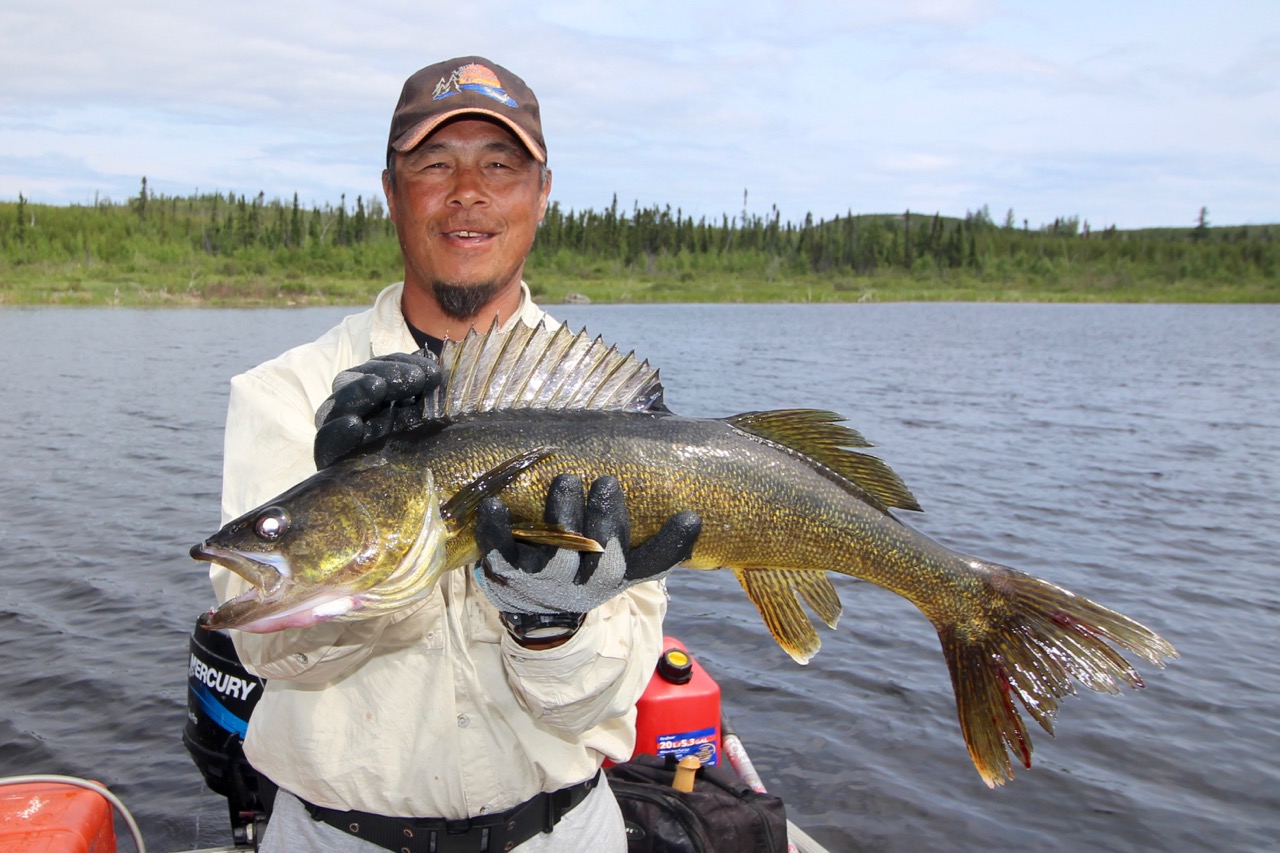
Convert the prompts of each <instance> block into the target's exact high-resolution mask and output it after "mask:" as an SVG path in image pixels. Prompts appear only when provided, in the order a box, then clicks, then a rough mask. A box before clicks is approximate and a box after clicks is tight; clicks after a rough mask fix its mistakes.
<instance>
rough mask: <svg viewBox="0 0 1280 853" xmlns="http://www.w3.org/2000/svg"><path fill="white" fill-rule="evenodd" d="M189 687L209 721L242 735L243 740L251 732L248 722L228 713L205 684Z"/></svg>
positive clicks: (190, 685)
mask: <svg viewBox="0 0 1280 853" xmlns="http://www.w3.org/2000/svg"><path fill="white" fill-rule="evenodd" d="M188 686H189V687H190V688H191V692H192V694H194V695H195V697H196V702H197V703H199V705H200V710H202V711H204V712H205V714H206V715H208V717H209V719H211V720H213V721H214V722H215V723H217V724H218V725H220V726H222V727H223V728H224V729H226V730H227V731H229V732H235V733H236V734H238V735H240V739H241V740H243V739H244V736H245V734H246V733H247V732H248V731H249V721H248V720H242V719H240V718H239V717H237V716H236V715H235V714H233V713H231V712H230V711H228V710H227V707H226V706H225V705H223V704H222V703H221V702H219V701H218V699H217V697H216V696H214V695H213V691H212V690H210V689H209V688H208V687H207V686H205V685H204V684H198V683H197V684H190V683H189V684H188Z"/></svg>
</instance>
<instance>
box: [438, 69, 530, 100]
mask: <svg viewBox="0 0 1280 853" xmlns="http://www.w3.org/2000/svg"><path fill="white" fill-rule="evenodd" d="M463 91H468V92H477V93H479V94H481V95H484V96H485V97H487V98H493V99H494V100H495V101H497V102H498V103H500V104H503V105H504V106H508V107H511V108H512V109H519V107H520V105H519V104H517V103H516V102H515V99H514V98H512V97H511V96H510V95H508V94H507V93H506V92H505V91H504V90H503V88H502V82H501V81H500V80H499V79H498V75H497V74H494V73H493V71H492V70H491V69H490V68H488V67H487V66H484V65H481V64H480V63H478V62H473V63H471V64H470V65H463V66H462V67H461V68H456V69H454V72H453V73H452V74H450V75H449V76H448V77H441V78H440V82H439V83H437V84H436V91H435V95H433V96H432V98H431V100H433V101H442V100H444V99H445V98H452V97H453V96H454V95H458V94H461V93H462V92H463Z"/></svg>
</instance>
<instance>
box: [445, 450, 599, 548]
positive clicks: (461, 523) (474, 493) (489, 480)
mask: <svg viewBox="0 0 1280 853" xmlns="http://www.w3.org/2000/svg"><path fill="white" fill-rule="evenodd" d="M555 451H556V448H554V447H535V448H534V449H533V450H530V451H528V452H526V453H521V454H519V455H518V456H512V457H511V458H510V459H507V460H506V461H505V462H502V463H501V464H499V465H496V466H494V467H493V468H490V469H489V470H488V471H485V472H484V473H483V474H481V475H480V476H479V477H476V478H475V479H474V480H472V481H471V482H470V483H468V484H467V485H465V486H463V487H462V488H461V489H459V490H458V491H456V492H454V494H453V496H452V497H451V498H449V500H448V501H446V502H445V504H444V506H442V507H440V515H441V516H442V517H443V518H444V520H445V523H446V524H448V525H449V530H450V533H451V534H452V533H456V532H457V531H458V530H460V529H462V528H464V527H466V526H467V525H469V524H470V523H471V521H472V520H473V519H474V518H475V514H476V510H477V509H478V508H479V507H480V501H482V500H484V499H485V498H487V497H492V496H494V495H497V494H498V493H499V492H501V491H502V490H503V489H505V488H506V487H507V486H508V485H510V484H511V481H512V480H514V479H515V478H516V477H518V476H520V474H522V473H523V472H524V471H526V470H528V469H529V468H531V467H533V466H534V465H536V464H537V463H538V462H541V461H542V460H543V459H546V458H547V457H548V456H550V455H551V454H552V453H555ZM593 544H594V543H593Z"/></svg>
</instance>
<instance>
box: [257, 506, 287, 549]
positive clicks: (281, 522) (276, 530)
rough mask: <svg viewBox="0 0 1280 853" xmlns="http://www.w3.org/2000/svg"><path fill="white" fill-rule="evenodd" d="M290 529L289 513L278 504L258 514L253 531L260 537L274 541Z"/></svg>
mask: <svg viewBox="0 0 1280 853" xmlns="http://www.w3.org/2000/svg"><path fill="white" fill-rule="evenodd" d="M288 530H289V513H287V512H285V511H284V510H283V509H281V508H280V507H278V506H271V507H267V508H266V509H264V510H263V511H262V512H261V513H259V514H258V518H257V520H255V521H254V522H253V532H254V533H255V534H257V536H258V538H259V539H263V540H266V541H267V542H274V541H276V540H277V539H279V538H280V537H281V536H283V535H284V534H285V533H286V532H287V531H288Z"/></svg>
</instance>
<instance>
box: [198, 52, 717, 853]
mask: <svg viewBox="0 0 1280 853" xmlns="http://www.w3.org/2000/svg"><path fill="white" fill-rule="evenodd" d="M382 182H383V189H384V191H385V193H386V198H387V208H388V212H389V216H390V218H391V221H392V222H393V223H394V224H395V226H396V231H397V234H398V235H399V240H400V246H401V252H402V255H403V259H404V281H403V282H399V283H396V284H393V285H391V286H390V287H387V288H386V289H385V290H383V291H382V292H381V293H380V294H379V295H378V297H377V298H376V300H375V301H374V304H373V307H372V308H370V309H369V310H367V311H364V312H363V313H359V314H355V315H353V316H350V317H347V318H346V319H345V320H343V321H342V322H341V323H339V324H338V325H337V326H336V327H334V328H333V329H331V330H330V331H329V332H327V333H326V334H324V335H323V336H322V337H320V338H319V339H317V340H316V341H314V342H312V343H309V344H304V345H302V346H300V347H297V348H295V349H292V350H290V351H288V352H286V353H284V354H283V355H281V356H279V357H278V358H275V359H272V360H271V361H268V362H266V363H264V364H261V365H259V366H258V367H255V368H253V369H252V370H250V371H248V372H246V373H244V374H241V375H239V376H236V377H235V378H234V379H232V381H231V396H230V404H229V407H228V412H227V427H226V438H225V460H224V472H223V497H222V515H223V521H224V522H226V521H228V520H230V519H233V518H236V517H238V516H240V515H242V514H244V513H245V512H247V511H249V510H251V509H253V508H254V507H257V506H259V505H260V504H262V503H263V502H265V501H267V500H270V499H271V498H272V497H274V496H276V495H278V494H280V493H281V492H283V491H285V490H286V489H287V488H289V487H291V486H292V485H294V484H295V483H297V482H299V481H301V480H303V479H305V478H306V477H308V476H309V475H311V474H312V473H313V472H314V471H315V470H316V469H318V468H325V467H328V466H329V465H331V464H333V463H334V462H336V461H338V460H340V459H342V458H345V457H347V456H349V455H351V454H352V453H354V452H356V451H358V450H359V449H360V448H361V447H363V446H365V445H366V444H369V443H371V442H374V441H377V440H379V439H381V438H383V437H385V435H386V434H388V433H389V432H392V431H395V430H399V429H405V428H408V427H411V426H413V425H415V423H416V420H415V418H414V414H415V413H416V412H418V411H420V406H419V407H417V408H414V407H413V406H412V402H413V401H415V400H420V398H421V396H422V395H423V394H427V393H430V391H432V390H433V389H434V388H435V387H437V386H438V385H439V382H440V374H439V370H438V368H437V367H436V365H435V363H434V361H433V360H431V359H429V358H427V357H425V356H422V355H412V353H414V352H415V351H417V350H419V349H421V348H426V349H429V350H431V351H433V352H436V353H438V352H439V350H440V347H441V346H442V342H443V341H444V340H445V339H458V338H461V337H462V336H463V335H465V334H466V333H467V331H468V330H470V329H472V328H473V327H474V328H477V329H479V330H481V331H484V330H487V329H488V328H489V327H490V326H491V324H493V323H494V322H496V323H497V324H498V325H499V326H501V327H502V328H510V327H512V326H513V325H514V324H516V323H525V324H528V325H536V324H537V323H539V322H541V321H542V320H543V319H544V318H546V316H547V315H546V314H545V313H544V312H543V310H542V309H541V308H539V307H537V306H536V305H535V304H534V303H533V301H532V298H531V296H530V293H529V289H528V287H527V286H526V285H525V283H524V281H523V280H522V273H523V269H524V263H525V259H526V257H527V255H528V252H529V250H530V248H531V246H532V244H533V239H534V235H535V232H536V230H537V227H538V224H539V223H540V222H541V221H542V217H543V214H544V213H545V211H546V206H547V198H548V195H549V193H550V191H551V172H550V170H549V169H548V168H547V154H546V144H545V142H544V140H543V133H542V123H541V118H540V114H539V107H538V102H537V99H536V98H535V97H534V94H533V92H532V91H531V90H530V89H529V88H528V87H527V86H526V85H525V83H524V81H522V80H521V79H520V78H519V77H517V76H515V75H514V74H512V73H511V72H509V71H507V70H506V69H505V68H503V67H501V66H499V65H497V64H495V63H493V62H491V61H489V60H487V59H484V58H482V57H476V56H471V57H462V58H458V59H451V60H448V61H445V62H441V63H437V64H435V65H432V66H429V67H427V68H424V69H422V70H420V71H418V72H417V73H416V74H414V75H413V76H411V77H410V78H409V79H408V80H407V81H406V82H405V84H404V89H403V91H402V93H401V96H400V101H399V103H398V104H397V106H396V109H395V113H394V114H393V116H392V119H391V132H390V136H389V138H388V148H387V163H386V171H384V172H383V176H382ZM335 377H337V378H336V379H335ZM334 389H336V390H334ZM331 391H332V396H330V394H331ZM318 422H319V423H320V424H321V427H320V428H319V430H318V431H317V423H318ZM586 485H589V491H588V489H587V488H586V487H585V486H584V484H583V483H581V482H580V481H579V480H578V479H577V478H576V477H561V478H558V479H557V480H556V481H555V482H554V484H553V486H552V488H551V490H550V493H549V494H548V498H547V511H546V520H547V521H549V522H551V523H553V524H560V525H563V526H564V527H565V528H567V529H569V530H570V531H573V532H579V533H583V534H585V535H587V536H591V537H592V538H595V539H597V541H599V542H600V543H601V545H604V546H607V547H606V548H605V550H604V553H603V554H602V555H584V556H582V557H581V558H580V557H579V555H578V553H577V552H575V551H568V550H556V549H553V548H549V547H546V546H534V545H525V544H523V543H520V544H517V541H516V540H515V539H514V538H513V537H512V532H511V522H510V519H509V516H508V513H507V511H506V507H505V506H503V504H502V503H501V501H498V500H496V499H489V500H487V501H486V502H485V503H484V504H483V505H482V507H481V508H480V512H479V516H478V520H477V532H476V538H477V544H478V545H479V547H480V551H481V553H483V554H485V555H486V557H485V559H484V560H483V562H482V566H480V567H477V570H476V571H474V572H469V571H458V572H450V573H448V574H447V575H446V576H445V577H443V578H442V579H441V581H440V583H439V585H438V587H437V588H436V589H435V591H434V592H433V593H432V594H431V596H430V597H429V598H427V599H426V600H425V601H424V602H422V603H420V604H419V605H416V606H414V607H411V608H410V609H408V610H404V611H400V612H395V613H392V614H389V615H385V616H379V617H374V618H371V619H368V620H365V621H359V622H344V623H339V622H326V623H321V624H319V625H316V626H314V627H310V628H297V629H286V630H283V631H280V632H277V633H272V634H246V633H242V632H238V631H237V632H233V634H234V639H235V644H236V648H237V650H238V653H239V655H240V657H241V659H242V661H243V662H244V663H245V665H246V666H247V667H248V668H249V669H250V670H251V671H252V672H254V673H255V674H257V675H260V676H262V677H264V678H265V679H267V685H266V689H265V691H264V692H263V695H262V698H261V700H260V701H259V703H258V705H257V706H256V708H255V709H254V712H253V716H252V719H251V720H250V724H249V730H248V734H247V736H246V739H245V744H244V749H245V754H246V755H247V757H248V759H249V761H250V762H251V763H252V764H253V766H254V767H255V768H256V769H257V771H258V772H259V773H260V774H261V775H262V776H264V777H265V778H266V779H267V780H269V783H268V784H271V785H274V786H278V788H279V792H278V795H277V796H276V797H275V801H274V808H273V811H272V816H271V818H270V821H269V823H268V826H267V830H266V832H265V834H264V836H263V838H262V843H261V850H263V851H266V853H277V852H278V851H352V852H353V853H355V851H378V850H382V849H391V850H409V851H413V853H418V851H424V852H425V851H438V853H455V851H456V853H462V851H467V852H468V853H471V851H476V852H477V853H478V851H506V850H518V851H521V853H535V851H583V850H592V851H619V853H621V851H623V850H625V849H626V841H625V836H624V831H623V823H622V818H621V813H620V812H619V809H618V806H617V803H616V801H615V800H614V798H613V795H612V794H611V793H610V791H609V789H608V784H607V782H606V781H605V777H604V775H603V774H602V773H601V772H600V767H601V764H602V762H603V761H604V759H606V758H609V759H612V760H614V761H623V760H625V759H627V758H628V757H629V756H630V753H631V750H632V747H633V744H634V740H635V726H634V720H635V711H634V706H635V702H636V700H637V698H638V697H639V696H640V694H641V692H642V691H643V689H644V687H645V685H646V683H647V681H648V679H649V675H650V673H651V672H652V670H653V665H654V662H655V661H656V660H657V659H658V656H659V654H660V651H661V649H660V645H661V641H662V619H663V616H664V614H665V612H666V591H665V588H664V587H663V585H662V583H661V579H662V578H663V577H664V575H665V573H666V572H667V571H669V570H670V569H671V568H672V567H673V566H674V565H675V564H677V563H679V562H680V561H681V560H683V559H685V558H687V557H688V555H689V554H690V553H691V552H692V550H693V545H694V542H695V540H696V538H697V536H698V532H699V528H700V521H699V520H698V518H697V516H696V515H693V514H692V513H681V514H680V515H679V516H677V517H676V518H674V519H673V520H672V521H671V522H670V523H668V524H667V526H666V527H664V528H663V529H662V531H661V532H660V533H658V534H657V535H655V536H654V537H652V538H651V539H650V540H648V541H647V542H645V543H643V545H642V546H641V547H639V548H637V549H634V550H633V549H630V548H629V547H628V546H629V543H628V542H626V541H619V540H622V539H625V538H627V537H626V536H625V534H624V533H620V531H626V530H627V529H628V527H627V517H626V506H625V503H624V501H623V499H622V494H621V491H620V489H619V488H618V485H617V482H616V481H614V480H612V479H611V478H601V479H600V480H598V481H596V482H594V483H591V484H586ZM584 492H586V493H587V494H586V495H585V496H584ZM210 574H211V578H212V581H213V585H214V589H215V591H216V593H217V596H218V599H219V601H220V602H221V601H226V600H227V599H228V598H230V597H233V596H235V595H237V594H239V593H241V592H243V591H244V590H245V589H246V588H247V586H246V584H245V583H244V582H243V581H242V580H241V579H240V578H239V577H237V576H236V575H234V574H232V573H230V572H229V571H227V570H226V569H223V568H220V567H218V566H213V567H212V568H211V571H210ZM569 579H571V580H569Z"/></svg>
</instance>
